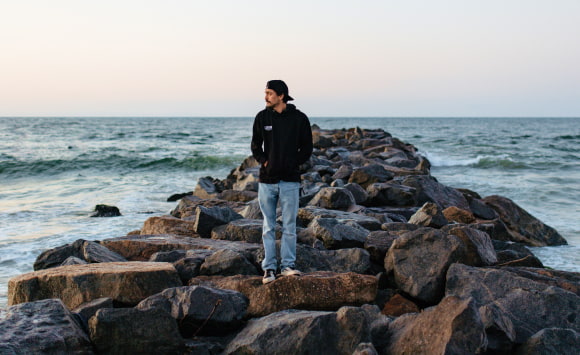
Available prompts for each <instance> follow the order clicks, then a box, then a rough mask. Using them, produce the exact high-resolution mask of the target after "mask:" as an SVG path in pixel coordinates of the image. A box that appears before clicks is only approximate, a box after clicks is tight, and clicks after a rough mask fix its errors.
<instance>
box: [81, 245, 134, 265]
mask: <svg viewBox="0 0 580 355" xmlns="http://www.w3.org/2000/svg"><path fill="white" fill-rule="evenodd" d="M82 251H83V257H84V260H85V261H87V262H89V263H112V262H117V261H118V262H123V261H127V259H125V258H124V257H122V256H121V255H119V254H117V253H115V252H114V251H111V250H109V249H108V248H106V247H104V246H102V245H101V244H99V243H96V242H90V241H85V242H84V243H83V248H82Z"/></svg>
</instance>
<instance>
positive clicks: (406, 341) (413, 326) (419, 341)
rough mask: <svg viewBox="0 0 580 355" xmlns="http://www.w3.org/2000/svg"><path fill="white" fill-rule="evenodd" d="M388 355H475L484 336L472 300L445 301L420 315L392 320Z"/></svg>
mask: <svg viewBox="0 0 580 355" xmlns="http://www.w3.org/2000/svg"><path fill="white" fill-rule="evenodd" d="M387 337H388V338H389V345H388V348H387V349H386V353H388V354H393V355H397V354H478V353H482V352H483V351H484V350H485V347H486V343H487V342H486V335H485V330H484V327H483V323H482V321H481V318H480V316H479V312H478V310H477V307H476V303H475V302H474V301H473V299H470V298H467V299H461V298H458V297H446V298H444V299H443V300H442V301H441V303H440V304H438V305H437V306H435V307H431V308H428V309H425V310H423V312H421V313H408V314H405V315H403V316H401V317H399V318H397V319H395V320H394V321H393V322H392V323H391V325H390V327H389V331H388V333H387Z"/></svg>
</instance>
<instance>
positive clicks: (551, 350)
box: [515, 328, 580, 355]
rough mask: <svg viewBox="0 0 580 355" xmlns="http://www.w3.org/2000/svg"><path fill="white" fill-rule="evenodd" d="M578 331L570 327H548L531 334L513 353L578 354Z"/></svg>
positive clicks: (531, 354)
mask: <svg viewBox="0 0 580 355" xmlns="http://www.w3.org/2000/svg"><path fill="white" fill-rule="evenodd" d="M579 349H580V333H578V332H576V331H574V330H572V329H561V328H548V329H542V330H540V331H539V332H537V333H536V334H534V335H532V337H531V338H529V339H528V340H527V341H526V342H525V343H524V344H522V345H521V346H520V347H518V349H517V351H516V352H515V355H547V354H553V355H578V353H579V352H580V351H579Z"/></svg>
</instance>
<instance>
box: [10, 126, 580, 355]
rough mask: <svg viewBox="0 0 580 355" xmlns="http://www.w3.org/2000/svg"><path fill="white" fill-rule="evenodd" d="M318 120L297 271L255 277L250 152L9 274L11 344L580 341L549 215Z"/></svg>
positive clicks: (205, 349)
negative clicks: (156, 207) (128, 218)
mask: <svg viewBox="0 0 580 355" xmlns="http://www.w3.org/2000/svg"><path fill="white" fill-rule="evenodd" d="M313 130H314V134H313V139H314V146H315V151H314V154H313V156H312V158H311V159H310V161H309V162H308V163H307V164H305V165H304V166H303V167H302V168H303V174H302V195H301V201H300V202H301V205H300V210H299V216H298V225H299V228H298V242H299V243H298V246H297V249H298V250H297V265H296V266H297V267H298V268H299V269H301V270H302V271H303V272H304V275H303V276H300V277H296V276H291V277H279V278H278V279H277V280H275V281H274V282H272V283H269V284H267V285H262V283H261V274H262V270H261V269H260V261H261V258H262V257H263V249H262V245H261V224H262V221H261V218H262V216H261V213H260V209H259V206H258V203H257V200H256V197H257V184H258V179H257V175H258V169H259V167H258V164H257V163H256V161H255V160H254V159H253V158H251V157H249V158H247V159H245V160H244V161H243V162H242V164H241V165H240V166H239V167H237V168H236V169H234V170H232V172H231V173H230V174H229V176H228V177H227V178H225V179H223V180H219V179H215V178H212V177H205V178H202V179H200V180H199V181H198V184H197V186H196V187H195V190H194V191H193V192H192V193H185V194H181V195H180V197H181V199H180V201H179V203H178V205H177V206H176V208H175V209H174V210H173V211H172V212H171V214H170V215H167V216H156V217H151V218H149V219H148V220H147V221H145V223H144V225H143V227H142V229H141V230H139V231H134V232H130V233H129V234H128V235H127V236H124V237H118V238H112V239H107V240H102V241H96V242H95V241H85V240H77V241H76V242H74V243H71V244H67V245H64V246H60V247H56V248H55V249H51V250H47V251H45V252H44V253H43V254H41V255H40V256H39V257H38V259H37V260H36V262H35V264H34V269H35V271H34V272H31V273H28V274H24V275H20V276H17V277H15V278H13V279H12V280H10V282H9V304H10V307H9V308H8V310H7V312H6V313H5V314H4V315H3V316H2V319H0V353H38V352H48V353H87V354H90V353H151V354H153V353H155V354H158V353H164V354H218V353H225V354H300V353H304V354H306V353H308V354H418V353H424V354H441V353H445V354H470V353H488V354H511V353H520V354H536V353H537V354H540V353H541V354H547V353H558V354H575V353H577V351H578V349H579V348H580V335H579V332H580V317H578V309H579V305H580V274H578V273H571V272H564V271H557V270H551V269H546V268H544V267H543V265H542V263H541V262H540V260H538V259H537V258H536V257H535V256H534V255H533V254H532V253H531V252H530V250H529V249H528V248H527V247H526V246H540V245H559V244H565V243H566V241H565V240H564V239H563V238H562V237H561V236H560V235H559V234H558V233H557V232H556V231H555V230H554V229H552V228H550V227H549V226H547V225H545V224H544V223H542V222H541V221H539V220H537V219H536V218H534V217H533V216H531V215H530V214H529V213H527V212H526V211H524V210H523V209H522V208H521V207H519V206H518V205H517V204H516V203H514V202H513V201H511V200H509V199H508V198H505V197H501V196H488V197H484V198H482V197H481V196H479V195H478V194H477V193H476V192H474V191H469V190H465V189H460V188H453V187H449V186H445V185H442V184H441V183H439V182H438V181H437V179H436V178H435V177H433V176H431V174H430V165H429V162H428V161H427V160H426V159H425V158H424V157H422V156H420V155H419V154H418V153H417V151H416V149H415V147H413V146H412V145H410V144H406V143H403V142H401V141H400V140H398V139H396V138H394V137H392V136H391V135H390V134H389V133H387V132H385V131H383V130H363V129H360V128H356V129H349V130H332V131H330V130H322V129H319V128H318V127H316V126H314V127H313Z"/></svg>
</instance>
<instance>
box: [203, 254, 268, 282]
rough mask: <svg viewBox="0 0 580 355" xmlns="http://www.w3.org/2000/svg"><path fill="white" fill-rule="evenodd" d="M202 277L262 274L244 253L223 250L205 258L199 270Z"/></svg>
mask: <svg viewBox="0 0 580 355" xmlns="http://www.w3.org/2000/svg"><path fill="white" fill-rule="evenodd" d="M199 273H200V274H201V275H224V276H229V275H238V274H240V275H258V274H260V272H259V271H258V269H257V268H256V266H255V265H254V264H252V262H251V261H249V260H248V259H247V258H246V257H245V256H244V255H243V254H242V253H240V252H238V251H235V250H230V249H221V250H218V251H216V252H215V253H213V254H212V255H210V256H208V257H207V258H205V260H204V262H203V264H201V267H200V269H199Z"/></svg>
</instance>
